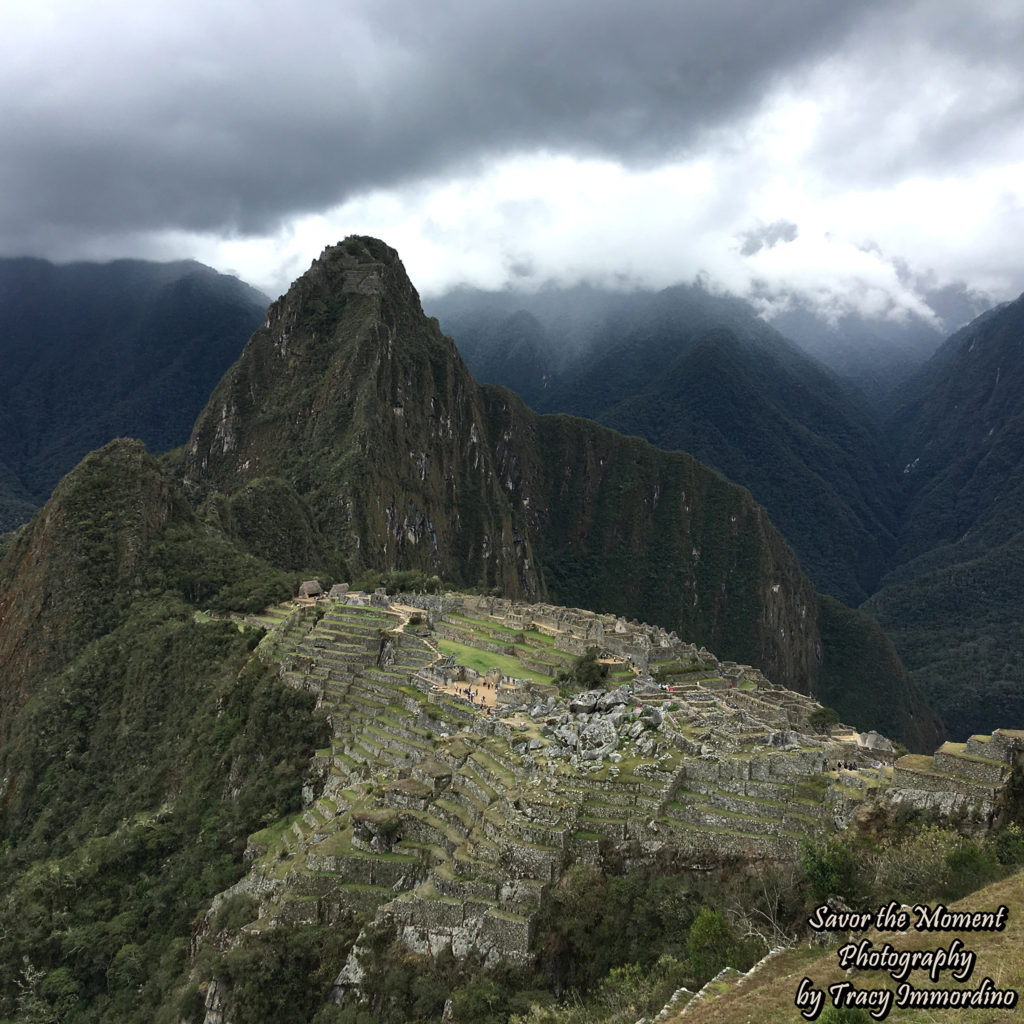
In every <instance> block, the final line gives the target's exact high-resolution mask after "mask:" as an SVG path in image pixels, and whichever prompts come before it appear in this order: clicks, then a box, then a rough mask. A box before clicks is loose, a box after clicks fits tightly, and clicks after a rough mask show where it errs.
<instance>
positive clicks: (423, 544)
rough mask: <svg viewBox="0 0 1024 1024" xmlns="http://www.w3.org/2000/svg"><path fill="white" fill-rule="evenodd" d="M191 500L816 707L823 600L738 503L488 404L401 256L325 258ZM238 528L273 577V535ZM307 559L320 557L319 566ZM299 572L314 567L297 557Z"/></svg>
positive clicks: (558, 419)
mask: <svg viewBox="0 0 1024 1024" xmlns="http://www.w3.org/2000/svg"><path fill="white" fill-rule="evenodd" d="M184 477H185V483H186V486H187V487H188V488H190V489H191V490H192V492H193V493H194V494H196V495H198V496H208V497H212V496H213V495H215V494H220V495H222V496H226V497H222V498H221V499H219V500H220V502H221V505H222V506H223V505H224V503H225V502H226V503H227V505H228V506H230V507H231V508H237V507H238V505H239V503H240V502H249V504H251V501H250V500H249V498H247V497H246V496H247V495H248V496H251V495H252V494H253V492H254V489H255V488H258V487H263V488H267V487H268V484H267V481H268V480H269V479H274V480H276V481H277V482H276V484H275V485H274V487H273V492H274V495H275V497H274V499H273V502H272V504H274V505H275V506H276V507H277V508H278V509H279V515H278V517H277V518H279V519H281V520H283V521H285V522H287V521H289V520H291V521H293V522H295V523H297V524H299V525H301V526H303V528H304V525H303V524H304V516H303V514H302V513H301V512H300V511H299V508H300V506H301V507H303V508H308V510H309V518H310V522H311V523H312V530H313V532H314V534H315V541H314V546H315V547H317V548H318V552H317V553H318V554H319V556H320V557H321V559H322V560H323V561H326V562H331V561H332V559H333V560H334V562H335V564H341V563H344V567H345V568H346V569H348V570H349V571H358V570H359V569H361V568H367V567H372V568H418V569H422V570H427V571H431V572H437V573H440V574H442V575H444V576H447V577H448V578H453V579H455V580H457V581H459V582H464V583H469V584H476V583H482V584H483V585H485V586H488V587H490V586H496V587H499V588H501V589H502V590H503V591H504V592H505V593H508V594H512V595H523V596H543V595H546V594H547V593H549V592H550V593H551V594H552V595H553V596H555V597H557V598H558V599H559V600H562V601H566V602H570V603H575V604H580V605H585V606H588V607H599V608H602V609H607V610H609V611H615V612H618V613H620V614H625V615H629V616H637V617H640V618H643V619H646V620H648V621H652V622H657V623H659V624H662V625H665V626H667V627H669V628H674V629H679V630H681V632H682V633H683V634H684V635H686V636H688V637H692V638H694V639H697V640H699V641H700V642H702V643H707V644H708V645H710V646H714V647H715V649H717V650H719V651H721V652H723V654H724V655H725V656H726V657H735V658H737V659H740V660H743V661H747V662H751V663H756V664H758V665H759V666H761V667H763V668H764V669H765V671H767V672H768V673H769V674H771V675H772V676H773V677H774V678H777V679H778V681H779V682H781V683H785V684H787V685H790V686H793V687H796V688H800V689H803V690H805V691H806V690H808V689H809V688H810V687H812V686H813V683H814V680H815V679H816V676H817V669H818V664H819V660H820V651H819V650H818V646H819V645H818V634H817V627H816V625H815V614H814V608H815V601H814V592H813V588H812V587H811V585H810V583H809V582H808V580H807V579H806V577H804V576H803V574H802V573H801V572H800V569H799V565H798V563H797V560H796V558H795V556H794V555H793V554H792V552H791V551H790V550H789V548H788V547H787V546H786V545H785V543H784V542H783V541H782V539H781V537H780V536H779V534H778V533H777V532H776V531H775V530H774V529H773V528H772V526H771V524H770V523H769V522H768V519H767V516H766V514H765V513H764V510H763V509H762V508H761V507H760V506H758V505H757V504H756V503H755V502H754V501H753V500H752V498H751V497H750V494H749V493H748V492H747V491H746V490H745V489H743V488H740V487H736V486H734V485H732V484H729V483H727V482H726V481H725V480H724V479H723V478H722V477H720V476H719V475H718V474H716V473H714V472H713V471H711V470H709V469H707V468H706V467H705V466H702V465H701V464H700V463H698V462H696V460H694V459H692V458H691V457H690V456H688V455H685V454H683V453H678V452H677V453H665V452H661V451H658V450H657V449H655V448H653V447H652V446H651V445H649V444H646V443H645V442H642V441H640V440H638V439H636V438H624V437H622V436H621V435H618V434H616V433H614V432H613V431H610V430H607V429H605V428H602V427H599V426H597V425H596V424H594V423H591V422H589V421H586V420H580V419H575V418H573V417H566V416H538V415H536V414H535V413H533V412H531V411H530V410H528V409H527V408H526V407H525V406H524V405H523V404H522V403H521V402H520V401H519V400H518V399H517V398H516V397H515V396H513V395H511V394H510V393H509V392H505V391H503V390H501V389H488V388H484V389H481V388H480V387H479V386H478V385H477V384H476V382H475V381H474V380H473V379H472V377H471V376H470V375H469V373H468V371H467V370H466V368H465V365H464V364H463V362H462V360H461V358H460V357H459V355H458V353H457V352H456V350H455V348H454V345H453V344H452V342H451V340H450V339H448V338H446V337H445V336H444V335H442V334H441V332H440V330H439V328H438V326H437V323H436V321H433V320H429V319H427V318H426V317H425V316H424V314H423V312H422V310H421V307H420V304H419V298H418V296H417V294H416V291H415V289H414V288H413V286H412V285H411V284H410V282H409V280H408V278H407V276H406V274H405V271H404V269H403V268H402V265H401V262H400V261H399V259H398V256H397V254H396V253H395V252H394V250H392V249H390V248H388V247H387V246H386V245H384V244H383V243H381V242H379V241H376V240H374V239H366V238H350V239H347V240H346V241H345V242H343V243H341V244H340V245H338V246H335V247H332V248H330V249H328V250H326V251H325V252H324V253H323V255H322V256H321V257H320V259H319V260H317V261H316V262H315V263H314V264H313V266H312V267H311V269H310V270H309V272H308V273H307V274H306V275H304V276H303V277H302V278H300V279H299V281H297V282H296V283H295V285H294V286H293V287H292V289H291V290H290V291H289V292H288V294H287V295H286V296H285V297H284V298H282V299H281V300H279V301H278V302H277V303H275V304H274V305H273V306H272V307H271V309H270V311H269V313H268V315H267V319H266V322H265V323H264V325H263V326H262V328H261V329H260V330H259V331H257V333H256V334H255V335H254V336H253V338H252V339H251V340H250V342H249V344H248V345H247V346H246V349H245V351H244V352H243V354H242V357H241V358H240V359H239V361H238V362H237V363H236V364H235V366H234V367H232V369H231V370H230V371H229V372H228V374H227V375H226V376H225V378H224V379H223V380H222V381H221V383H220V385H219V386H218V387H217V389H216V390H215V391H214V394H213V396H212V398H211V400H210V402H209V404H208V405H207V408H206V409H205V410H204V412H203V414H202V415H201V416H200V418H199V420H198V421H197V423H196V427H195V430H194V431H193V434H192V438H191V441H190V442H189V445H188V449H187V456H186V464H185V471H184ZM257 518H260V522H261V525H260V526H258V527H256V528H254V527H253V526H252V525H251V523H252V521H253V520H252V517H250V519H249V520H248V522H249V523H250V525H246V523H245V522H242V517H237V516H236V517H234V519H233V520H232V525H233V528H234V529H235V531H236V533H237V535H238V536H239V537H240V538H241V539H243V540H244V541H245V543H246V544H247V545H248V546H249V548H250V550H253V551H255V552H257V553H261V554H267V555H271V556H272V555H273V552H272V551H271V550H269V548H268V544H269V538H270V537H272V536H274V535H276V534H278V533H279V532H280V530H281V526H282V524H281V523H277V522H275V517H274V514H273V512H272V511H269V510H268V511H267V512H266V514H264V515H263V516H262V517H257ZM305 554H306V555H307V556H308V555H309V554H310V552H309V551H306V552H305ZM306 564H309V560H308V557H307V561H306Z"/></svg>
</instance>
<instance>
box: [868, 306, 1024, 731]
mask: <svg viewBox="0 0 1024 1024" xmlns="http://www.w3.org/2000/svg"><path fill="white" fill-rule="evenodd" d="M887 429H888V431H889V432H890V433H891V436H892V438H893V442H894V445H895V446H896V450H897V453H898V459H897V466H898V468H899V470H900V473H899V476H900V481H901V487H900V490H899V492H898V500H899V502H900V510H899V511H900V518H901V522H902V524H903V526H902V529H901V530H900V533H899V535H898V547H897V551H896V554H895V557H894V560H893V561H894V568H893V569H892V570H891V571H890V573H889V574H888V575H887V576H886V577H885V579H884V580H883V586H882V588H881V589H880V590H879V592H878V593H876V594H875V595H874V596H872V598H871V599H870V601H869V602H868V603H867V606H866V607H867V608H868V609H869V610H870V611H871V612H873V613H874V614H876V615H877V616H878V617H879V619H880V620H881V621H882V623H883V624H884V625H885V627H886V628H887V630H888V631H889V632H890V633H891V635H892V636H893V638H894V639H895V641H896V643H897V645H898V647H899V649H900V651H901V653H902V654H903V656H904V658H905V660H906V662H907V664H908V666H909V667H910V668H911V669H912V670H913V672H914V675H915V677H916V678H917V679H918V680H919V682H920V685H921V686H922V688H924V689H925V690H926V692H927V693H928V695H929V699H930V700H931V701H932V702H933V703H934V706H935V707H936V708H937V709H939V711H940V712H941V713H942V715H943V717H944V719H945V720H946V721H947V722H949V723H953V722H956V723H957V729H958V731H961V730H962V731H969V730H970V729H971V728H973V727H974V726H975V725H977V723H978V722H981V721H988V720H990V719H991V718H992V717H993V716H997V717H999V718H1001V719H1003V720H1006V721H1015V722H1021V721H1024V639H1022V637H1021V632H1020V609H1021V608H1022V607H1024V586H1022V584H1021V579H1022V578H1024V577H1022V573H1021V569H1022V567H1024V297H1022V298H1019V299H1017V300H1016V301H1015V302H1011V303H1007V304H1006V305H1003V306H1000V307H997V308H996V309H993V310H990V311H989V312H988V313H985V314H983V315H982V316H980V317H979V318H978V319H977V320H975V321H973V322H972V323H971V324H969V325H968V326H967V327H965V328H964V329H963V330H961V331H958V332H957V333H956V334H954V335H953V336H952V337H951V338H950V339H949V340H948V341H947V342H946V343H945V344H944V345H943V346H942V348H941V349H940V350H939V351H938V352H936V354H935V355H934V356H933V357H932V359H931V360H929V362H928V363H927V364H926V366H925V367H923V368H922V370H921V371H920V372H919V373H918V374H917V375H916V376H915V377H914V378H913V379H912V380H911V381H910V382H908V384H907V386H906V387H905V389H904V392H903V394H902V395H901V401H900V403H899V405H898V406H897V409H896V411H895V413H894V415H893V416H892V418H891V420H890V422H889V424H888V427H887Z"/></svg>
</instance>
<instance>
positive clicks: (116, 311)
mask: <svg viewBox="0 0 1024 1024" xmlns="http://www.w3.org/2000/svg"><path fill="white" fill-rule="evenodd" d="M267 301H268V300H267V298H266V296H264V295H262V294H261V293H260V292H258V291H256V290H255V289H254V288H250V287H249V286H248V285H245V284H243V283H242V282H241V281H239V280H237V279H236V278H233V277H228V276H226V275H224V274H218V273H217V272H216V271H214V270H211V269H210V268H209V267H204V266H203V265H202V264H200V263H195V262H192V261H183V262H179V263H148V262H143V261H139V260H117V261H114V262H112V263H102V264H94V263H72V264H66V265H60V266H57V265H54V264H52V263H48V262H46V261H44V260H37V259H0V531H2V530H4V529H11V528H12V527H14V526H16V525H17V524H18V523H21V522H23V521H24V520H25V519H27V518H28V516H29V515H30V514H31V513H32V511H33V510H34V509H35V508H38V507H39V506H40V505H41V504H42V503H43V502H44V501H45V500H46V499H47V497H49V495H50V492H51V491H52V490H53V487H54V484H56V482H57V481H58V480H59V479H60V478H61V477H62V476H63V475H64V474H65V473H66V472H68V470H70V469H71V468H72V467H73V466H74V465H75V464H76V463H77V462H78V461H79V460H80V459H81V458H82V456H83V455H85V454H86V452H89V451H92V450H93V449H94V448H98V447H100V446H101V445H103V444H106V442H107V441H109V440H110V439H111V438H114V437H120V436H123V435H131V436H133V437H139V438H141V439H142V440H143V441H145V443H146V444H147V445H148V446H149V448H150V449H151V450H152V451H154V452H160V451H166V450H167V449H168V448H173V447H175V446H177V445H179V444H181V443H182V442H183V441H184V440H185V438H186V437H187V436H188V432H189V430H190V429H191V426H192V423H193V421H194V420H195V417H196V415H197V414H198V412H199V410H200V409H201V408H202V406H203V403H204V402H205V401H206V399H207V398H208V397H209V394H210V390H211V389H212V388H213V385H214V384H215V383H216V382H217V381H218V380H219V379H220V377H221V375H222V374H223V373H224V371H225V370H226V369H227V368H228V366H230V365H231V363H232V362H233V361H234V360H235V359H236V358H237V357H238V353H239V351H240V350H241V348H242V345H244V344H245V340H246V339H247V338H248V337H249V335H250V334H251V333H252V332H253V331H254V330H255V329H256V327H257V326H258V325H259V323H260V320H261V319H262V317H263V313H264V311H265V309H266V306H267Z"/></svg>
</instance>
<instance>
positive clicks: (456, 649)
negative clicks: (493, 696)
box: [437, 637, 552, 683]
mask: <svg viewBox="0 0 1024 1024" xmlns="http://www.w3.org/2000/svg"><path fill="white" fill-rule="evenodd" d="M437 647H438V650H440V651H441V652H442V653H443V654H454V655H455V660H456V662H457V663H458V664H459V665H464V666H465V667H466V668H472V669H475V670H476V671H477V672H479V673H480V674H481V675H485V674H486V673H487V670H488V669H491V668H496V669H498V671H499V672H501V674H502V675H505V676H513V677H515V678H518V679H532V680H534V682H538V683H550V682H551V681H552V676H549V675H542V674H541V673H539V672H534V671H532V670H530V669H528V668H525V667H524V666H523V664H522V663H521V662H520V661H519V659H518V658H513V657H511V656H510V655H507V654H491V653H490V652H489V651H481V650H480V649H479V648H476V647H470V646H468V645H467V644H460V643H456V642H455V641H454V640H445V639H444V638H443V637H438V638H437Z"/></svg>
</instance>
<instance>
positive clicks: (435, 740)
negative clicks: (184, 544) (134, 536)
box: [211, 582, 1024, 999]
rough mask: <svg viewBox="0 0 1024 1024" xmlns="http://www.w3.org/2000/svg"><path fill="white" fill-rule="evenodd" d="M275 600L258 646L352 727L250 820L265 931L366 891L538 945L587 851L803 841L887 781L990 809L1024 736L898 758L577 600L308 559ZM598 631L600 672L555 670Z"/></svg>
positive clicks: (645, 855) (672, 638) (252, 879)
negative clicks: (343, 576) (546, 916)
mask: <svg viewBox="0 0 1024 1024" xmlns="http://www.w3.org/2000/svg"><path fill="white" fill-rule="evenodd" d="M259 621H262V622H263V623H264V624H265V625H267V626H269V631H268V633H267V635H266V636H265V638H264V640H263V641H262V643H261V645H260V649H259V650H260V654H261V656H262V657H263V658H264V659H265V660H267V661H269V662H271V663H273V664H275V665H276V666H277V667H278V671H279V673H280V675H281V678H282V679H283V680H284V681H285V682H286V683H287V684H288V685H289V686H291V687H294V688H297V689H301V690H305V691H309V692H312V693H314V694H315V695H316V697H317V700H318V704H319V707H320V709H321V710H322V711H323V712H324V713H325V714H326V716H327V718H328V720H329V722H330V726H331V730H332V733H333V739H332V742H331V745H330V747H328V748H325V749H322V750H320V751H318V752H317V755H316V757H315V759H314V764H313V766H312V771H311V776H310V780H309V785H308V786H307V794H308V801H307V806H306V808H305V810H304V811H303V812H302V813H301V814H299V815H298V816H297V817H295V818H294V819H293V820H289V821H288V822H287V823H285V824H286V827H284V828H281V827H276V828H270V829H267V830H265V831H264V832H263V833H257V834H256V835H254V836H252V837H251V839H250V843H249V850H248V853H247V856H248V857H249V858H250V859H251V860H252V864H251V869H250V872H249V874H248V876H247V877H246V878H245V879H243V881H242V882H240V883H239V885H238V886H236V890H237V891H248V892H251V893H255V894H258V897H259V903H260V916H259V918H258V920H257V921H255V922H253V923H252V924H250V925H249V926H248V928H249V929H250V930H252V931H259V930H262V929H266V928H270V927H274V926H275V925H277V924H293V925H294V924H301V923H303V922H307V921H317V920H320V921H323V920H330V919H331V917H332V915H337V914H338V913H340V912H342V911H344V910H345V909H346V908H355V909H358V910H360V911H361V912H362V913H364V914H367V915H370V916H372V915H373V914H374V912H376V914H377V917H378V919H386V920H387V921H389V922H390V923H392V924H393V925H394V926H395V928H396V929H397V933H398V935H399V936H400V938H401V939H402V941H403V942H404V943H405V944H406V945H407V946H408V947H409V948H410V949H411V950H413V951H416V952H420V953H427V952H429V953H431V954H433V955H437V954H438V953H439V952H440V951H442V950H449V951H450V952H451V953H452V954H453V955H454V956H456V957H466V956H468V955H470V954H473V955H475V956H478V957H480V958H482V959H483V960H484V961H485V962H486V963H488V964H494V963H496V962H499V961H500V962H504V963H508V964H513V965H524V964H526V963H528V962H529V960H530V957H531V941H532V939H533V935H534V926H535V922H536V918H537V915H538V912H539V910H540V908H541V906H542V903H543V901H544V898H545V893H546V892H547V891H548V889H549V888H550V886H552V885H553V884H554V883H555V882H557V880H558V878H559V877H560V875H561V873H562V872H563V871H564V870H565V869H566V868H567V867H568V866H569V865H570V864H572V863H574V862H580V861H582V862H586V863H591V864H596V865H599V864H601V863H602V860H603V858H604V857H605V856H606V855H607V854H608V852H609V851H610V850H616V851H618V853H619V855H622V856H625V857H626V858H627V860H629V861H630V862H634V863H643V862H645V861H648V862H649V861H651V860H652V859H653V858H655V857H657V856H659V855H664V854H666V853H670V854H672V855H673V856H675V857H676V858H683V860H684V861H685V862H686V863H688V864H690V865H692V866H694V867H701V866H705V865H709V864H715V863H718V862H721V861H722V860H723V859H734V860H740V861H746V862H750V861H758V860H765V861H772V860H775V861H783V860H791V859H795V858H796V857H798V855H799V850H800V845H801V842H802V840H804V839H807V838H813V837H821V836H824V835H827V834H829V833H830V832H832V831H834V830H835V829H837V828H841V827H844V826H845V825H846V824H848V823H849V822H850V820H851V819H852V818H853V817H854V815H856V814H857V812H858V810H859V809H860V808H861V807H864V806H865V805H866V804H868V803H872V802H888V803H892V804H895V803H906V804H908V805H910V806H911V807H917V808H930V809H933V810H935V811H938V812H941V813H945V814H950V813H954V812H958V813H959V814H960V815H961V817H962V818H964V819H967V820H970V821H973V823H974V824H975V827H977V828H984V827H987V826H989V825H991V824H992V823H993V822H994V821H996V820H997V819H998V817H999V814H1000V810H1001V806H1002V801H1003V794H1004V790H1005V787H1006V783H1007V781H1008V779H1009V776H1010V773H1011V771H1012V768H1013V766H1014V765H1015V764H1017V763H1019V761H1020V760H1021V758H1022V752H1024V731H1013V730H997V731H996V732H995V733H993V734H992V735H991V736H974V737H972V738H971V739H970V740H969V741H968V742H967V743H964V744H956V743H946V744H944V745H943V746H942V747H941V748H940V750H938V751H937V752H936V753H935V754H934V755H933V756H931V757H925V756H922V755H915V754H906V755H904V756H902V757H898V758H896V757H895V755H894V752H893V746H892V744H891V743H890V742H889V741H888V740H887V739H886V738H885V737H882V736H879V735H878V734H877V733H866V734H860V733H857V732H856V731H855V730H854V729H853V728H851V727H849V726H846V725H843V724H841V723H834V724H828V723H827V720H823V716H822V714H821V712H822V711H823V709H822V708H821V705H820V704H818V703H817V702H815V701H814V700H813V699H812V698H810V697H807V696H804V695H802V694H798V693H795V692H793V691H790V690H787V689H784V688H782V687H780V686H777V685H775V684H773V683H772V682H771V681H770V680H768V679H767V678H766V677H765V676H764V675H763V674H762V673H761V672H760V671H758V670H757V669H753V668H751V667H749V666H745V665H738V664H735V663H732V662H727V661H719V660H718V659H717V658H716V657H715V656H714V655H713V654H712V653H710V652H709V651H707V650H705V649H703V648H698V647H697V646H695V645H693V644H690V643H687V642H685V641H683V640H680V639H679V638H678V637H677V636H676V635H675V634H674V633H668V632H666V631H665V630H664V629H661V628H657V627H650V626H646V625H643V624H641V623H637V622H628V621H626V620H624V619H622V618H621V617H617V616H614V615H600V614H595V613H592V612H587V611H582V610H579V609H569V608H559V607H555V606H552V605H545V604H537V605H528V604H523V603H520V602H513V601H510V600H507V599H503V598H496V597H481V596H467V595H457V594H447V595H444V596H437V595H421V594H399V595H395V596H392V597H389V596H388V595H387V594H386V593H385V592H384V591H383V590H377V591H376V592H374V593H370V594H367V593H361V592H355V591H352V590H350V589H349V587H347V586H345V585H338V584H336V585H335V586H333V587H332V588H331V589H330V591H329V593H324V592H323V591H322V590H320V588H319V584H317V586H316V587H313V586H310V585H309V583H308V582H307V583H304V584H303V588H302V592H301V593H300V597H299V599H297V600H296V601H295V602H293V604H291V605H289V606H285V607H283V608H281V609H277V610H275V611H274V612H273V613H272V615H271V616H270V617H264V618H262V619H260V620H259ZM588 653H589V654H590V656H591V657H593V658H594V659H595V661H596V663H597V664H598V665H599V666H600V670H601V673H602V685H601V686H600V687H599V688H593V689H589V690H584V691H583V692H569V690H568V689H561V690H560V684H562V686H563V687H564V685H565V683H566V681H567V676H568V674H569V673H570V672H571V670H572V668H573V666H574V664H576V662H577V659H580V658H581V657H583V656H585V655H588ZM214 909H216V904H215V907H214ZM211 913H212V911H211ZM358 953H359V947H358V945H357V947H356V949H355V950H354V951H353V953H352V955H351V956H350V957H349V961H348V964H347V966H346V968H345V970H344V971H343V972H342V974H341V976H340V977H339V978H338V980H337V983H336V993H335V994H336V997H337V998H339V999H340V998H342V997H343V996H344V992H345V991H346V990H347V989H348V988H351V987H353V986H358V984H359V980H360V976H361V974H360V968H359V959H358Z"/></svg>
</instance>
